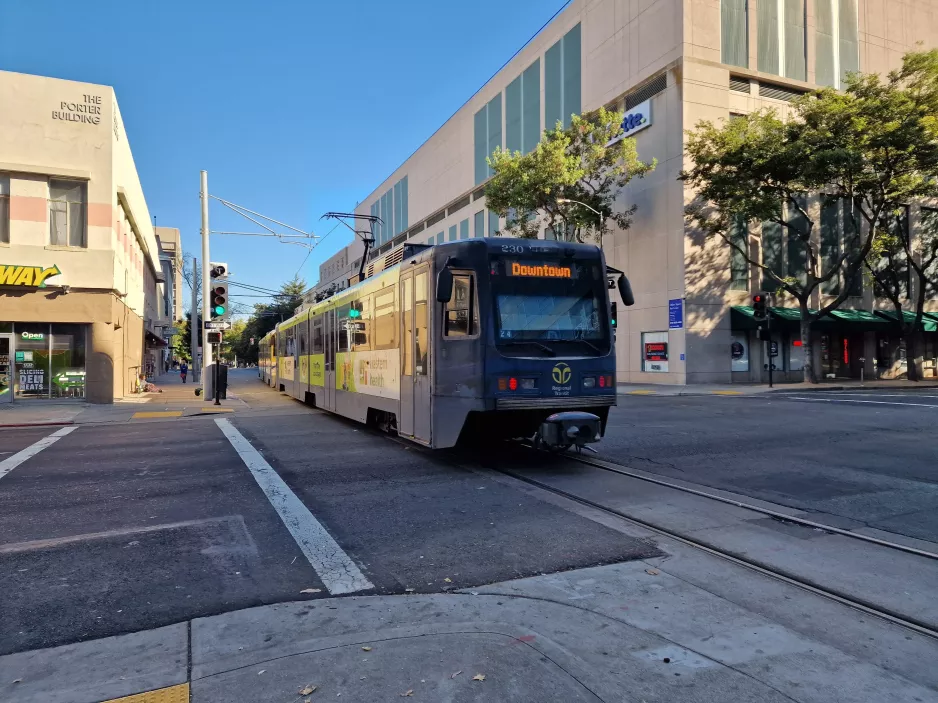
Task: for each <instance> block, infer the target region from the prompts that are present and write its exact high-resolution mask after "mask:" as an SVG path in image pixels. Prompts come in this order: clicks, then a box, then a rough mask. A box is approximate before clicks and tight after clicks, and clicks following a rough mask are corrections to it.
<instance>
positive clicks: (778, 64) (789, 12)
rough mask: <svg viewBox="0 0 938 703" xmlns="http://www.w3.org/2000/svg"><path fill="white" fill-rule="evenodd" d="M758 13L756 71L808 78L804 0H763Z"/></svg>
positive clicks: (801, 79)
mask: <svg viewBox="0 0 938 703" xmlns="http://www.w3.org/2000/svg"><path fill="white" fill-rule="evenodd" d="M758 15H759V17H758V31H759V45H758V53H759V57H758V58H759V64H758V66H759V70H760V71H762V72H764V73H774V74H775V75H777V76H785V77H786V78H795V79H797V80H800V81H803V80H807V57H806V54H805V3H804V0H765V1H764V2H760V3H759V5H758Z"/></svg>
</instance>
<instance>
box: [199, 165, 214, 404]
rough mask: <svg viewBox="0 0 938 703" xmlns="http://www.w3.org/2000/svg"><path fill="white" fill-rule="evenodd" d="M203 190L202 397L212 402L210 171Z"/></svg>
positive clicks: (203, 184) (203, 180)
mask: <svg viewBox="0 0 938 703" xmlns="http://www.w3.org/2000/svg"><path fill="white" fill-rule="evenodd" d="M201 177H202V178H201V189H200V191H199V197H200V198H201V200H202V320H203V324H202V329H201V330H199V334H201V335H202V349H203V352H202V373H201V378H202V397H203V398H204V399H205V400H211V399H212V398H211V396H210V395H208V382H209V376H208V367H209V364H211V363H212V351H211V350H212V347H211V345H209V343H208V336H207V335H208V333H207V332H206V331H205V324H204V323H205V321H207V320H211V319H212V315H211V311H210V306H211V304H212V301H211V295H210V294H209V287H210V286H211V282H210V280H209V279H210V275H209V251H208V171H202V172H201Z"/></svg>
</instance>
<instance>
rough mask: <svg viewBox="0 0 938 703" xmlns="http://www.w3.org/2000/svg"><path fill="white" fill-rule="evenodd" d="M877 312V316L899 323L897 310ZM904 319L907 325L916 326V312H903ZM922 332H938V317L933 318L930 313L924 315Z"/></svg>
mask: <svg viewBox="0 0 938 703" xmlns="http://www.w3.org/2000/svg"><path fill="white" fill-rule="evenodd" d="M875 312H876V314H877V315H879V316H880V317H883V318H885V319H887V320H889V321H890V322H898V321H899V316H898V315H897V314H896V311H895V310H876V311H875ZM902 317H903V318H905V321H906V323H907V324H910V325H914V324H915V313H914V312H909V311H908V310H903V311H902ZM922 330H924V331H925V332H938V317H931V316H930V315H929V314H928V313H925V314H924V315H922Z"/></svg>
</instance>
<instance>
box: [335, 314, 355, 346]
mask: <svg viewBox="0 0 938 703" xmlns="http://www.w3.org/2000/svg"><path fill="white" fill-rule="evenodd" d="M351 309H352V306H351V305H350V304H346V305H343V306H341V307H339V308H337V309H336V311H335V316H336V320H338V327H339V329H338V332H339V341H338V344H336V348H335V350H336V353H341V352H347V351H348V350H349V325H350V324H351V322H352V319H351V318H350V317H349V311H350V310H351Z"/></svg>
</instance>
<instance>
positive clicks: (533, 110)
mask: <svg viewBox="0 0 938 703" xmlns="http://www.w3.org/2000/svg"><path fill="white" fill-rule="evenodd" d="M540 138H541V60H540V59H538V60H537V61H535V62H534V63H533V64H531V65H530V66H529V67H528V68H527V70H525V72H524V73H522V74H521V75H520V76H518V77H517V78H515V79H514V80H513V81H512V82H511V83H509V85H508V87H507V88H506V89H505V148H506V149H508V151H511V152H515V151H520V152H521V153H523V154H527V153H528V152H530V151H533V150H534V147H536V146H537V143H538V141H539V140H540Z"/></svg>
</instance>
